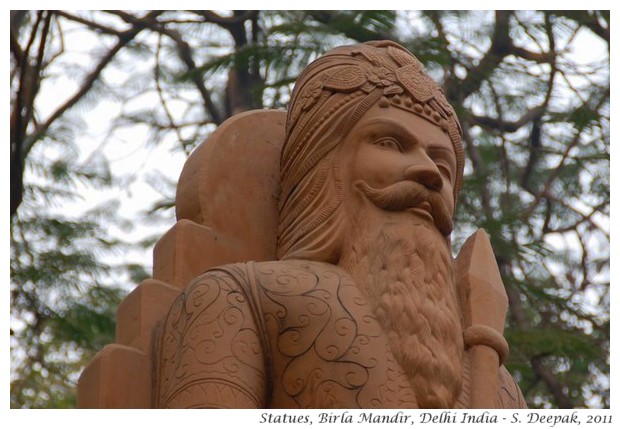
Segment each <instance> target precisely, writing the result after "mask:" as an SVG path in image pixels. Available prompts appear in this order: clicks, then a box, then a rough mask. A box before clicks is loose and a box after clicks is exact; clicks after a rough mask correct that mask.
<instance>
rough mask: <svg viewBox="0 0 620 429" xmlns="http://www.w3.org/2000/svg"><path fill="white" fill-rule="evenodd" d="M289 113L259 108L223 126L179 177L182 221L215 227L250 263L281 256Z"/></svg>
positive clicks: (177, 212) (177, 206)
mask: <svg viewBox="0 0 620 429" xmlns="http://www.w3.org/2000/svg"><path fill="white" fill-rule="evenodd" d="M285 121H286V112H283V111H279V110H254V111H249V112H244V113H241V114H239V115H235V116H233V117H232V118H230V119H228V120H227V121H225V122H224V123H223V124H222V125H220V126H219V127H218V128H217V129H216V130H215V131H214V132H213V134H211V136H210V137H209V138H208V139H207V140H206V141H205V142H204V143H202V144H200V145H199V146H198V147H197V148H196V149H195V150H194V151H193V152H192V154H191V155H190V157H189V158H188V160H187V162H186V163H185V166H184V167H183V172H182V173H181V177H180V178H179V183H178V186H177V194H176V215H177V220H181V219H188V220H191V221H193V222H195V223H197V224H200V225H204V226H207V227H210V228H212V229H214V230H215V231H217V233H218V234H219V235H220V236H223V237H226V239H227V240H230V243H231V244H234V248H236V249H238V252H237V251H236V252H235V254H236V255H235V256H238V257H239V258H241V259H239V260H237V261H233V260H231V261H230V262H240V261H245V260H255V261H262V260H272V259H275V254H276V251H275V249H276V235H277V227H278V199H279V196H280V169H279V165H280V150H281V148H282V144H283V141H284V127H285Z"/></svg>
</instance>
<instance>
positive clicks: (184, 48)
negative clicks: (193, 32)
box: [108, 11, 223, 125]
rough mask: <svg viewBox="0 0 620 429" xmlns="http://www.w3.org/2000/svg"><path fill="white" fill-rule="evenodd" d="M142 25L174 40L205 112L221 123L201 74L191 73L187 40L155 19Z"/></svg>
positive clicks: (130, 18)
mask: <svg viewBox="0 0 620 429" xmlns="http://www.w3.org/2000/svg"><path fill="white" fill-rule="evenodd" d="M108 12H109V13H112V14H114V15H117V16H119V17H121V18H122V19H123V20H124V21H125V22H128V23H131V24H137V23H139V22H142V20H141V19H140V18H136V17H135V16H133V15H131V14H129V13H126V12H123V11H108ZM144 25H145V26H146V27H148V28H149V29H150V30H153V31H155V32H157V33H160V34H164V35H166V36H168V37H169V38H170V39H172V40H173V41H174V43H175V44H176V46H177V50H178V52H179V57H180V58H181V61H183V63H184V64H185V66H186V67H187V71H188V73H189V76H190V78H191V80H192V82H193V83H194V85H195V86H196V88H197V89H198V92H199V93H200V96H201V97H202V101H203V104H204V107H205V110H206V112H207V113H208V114H209V116H210V117H211V120H212V121H213V122H214V123H215V124H216V125H219V124H221V123H222V121H223V119H222V115H221V114H220V112H219V111H218V109H217V107H216V106H215V104H214V103H213V100H212V99H211V93H210V92H209V90H208V89H207V88H206V86H205V85H204V82H203V81H202V78H201V76H200V75H199V74H198V73H192V71H195V70H196V68H197V67H196V63H195V62H194V57H193V54H192V49H191V47H190V46H189V45H188V44H187V42H185V41H184V40H183V37H182V36H181V35H180V34H179V33H178V32H177V31H174V30H170V29H167V28H165V27H164V26H162V25H159V23H158V22H156V21H149V22H145V23H144Z"/></svg>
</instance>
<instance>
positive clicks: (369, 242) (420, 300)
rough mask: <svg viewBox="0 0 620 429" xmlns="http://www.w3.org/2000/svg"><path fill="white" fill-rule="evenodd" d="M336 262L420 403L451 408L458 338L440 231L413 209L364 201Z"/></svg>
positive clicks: (459, 366)
mask: <svg viewBox="0 0 620 429" xmlns="http://www.w3.org/2000/svg"><path fill="white" fill-rule="evenodd" d="M347 238H348V240H345V242H348V243H349V245H348V246H347V247H346V248H344V249H343V253H342V257H341V260H340V265H342V266H343V267H344V268H345V269H346V270H347V271H348V272H349V273H350V274H351V275H352V276H353V278H354V279H355V280H356V281H357V283H358V285H359V287H360V289H361V290H362V293H363V294H364V295H365V297H366V299H367V300H368V301H369V303H370V305H371V306H372V307H373V309H374V312H375V315H376V317H377V319H378V321H379V323H380V324H381V326H382V328H383V330H384V332H385V333H386V335H387V337H388V342H389V345H390V348H391V351H392V353H393V354H394V357H395V358H396V360H397V361H398V362H399V364H400V365H401V367H402V368H403V370H404V372H405V374H407V376H408V378H409V380H410V382H411V384H412V387H413V389H414V392H415V393H416V399H417V401H418V405H419V406H420V408H452V407H453V406H454V402H455V400H456V398H457V396H458V394H459V392H460V389H461V384H462V375H463V340H462V327H461V321H460V320H461V319H460V314H459V310H458V304H457V300H456V290H455V286H454V274H453V270H452V262H451V256H450V252H449V250H448V246H447V243H446V240H445V237H444V236H443V235H442V234H440V233H439V231H438V230H437V229H436V227H434V226H432V225H430V224H429V222H427V221H426V222H425V221H421V220H418V219H417V218H416V217H414V216H413V215H412V214H411V213H406V212H387V211H382V210H379V209H377V208H376V207H374V206H371V205H370V204H368V201H366V204H365V207H364V208H363V209H362V210H359V211H358V212H357V215H356V218H355V220H354V221H353V222H352V223H351V224H350V229H349V234H348V237H347Z"/></svg>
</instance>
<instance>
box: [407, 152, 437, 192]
mask: <svg viewBox="0 0 620 429" xmlns="http://www.w3.org/2000/svg"><path fill="white" fill-rule="evenodd" d="M405 179H407V180H414V181H416V182H418V183H421V184H422V185H424V186H426V187H427V188H428V189H430V190H431V191H436V192H439V191H441V188H442V187H443V180H442V179H441V174H440V173H439V170H438V169H437V166H436V165H435V163H434V162H432V161H431V160H430V159H429V160H428V161H427V162H425V163H423V164H416V165H412V166H411V167H408V168H407V169H406V170H405Z"/></svg>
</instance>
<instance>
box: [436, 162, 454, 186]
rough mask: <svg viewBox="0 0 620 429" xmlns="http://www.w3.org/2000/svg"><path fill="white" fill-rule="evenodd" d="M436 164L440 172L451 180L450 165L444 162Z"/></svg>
mask: <svg viewBox="0 0 620 429" xmlns="http://www.w3.org/2000/svg"><path fill="white" fill-rule="evenodd" d="M435 165H437V169H438V170H439V173H441V174H442V175H443V176H444V177H445V178H446V179H448V181H449V182H451V181H452V171H451V170H450V167H448V166H447V165H446V164H445V163H443V162H435Z"/></svg>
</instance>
